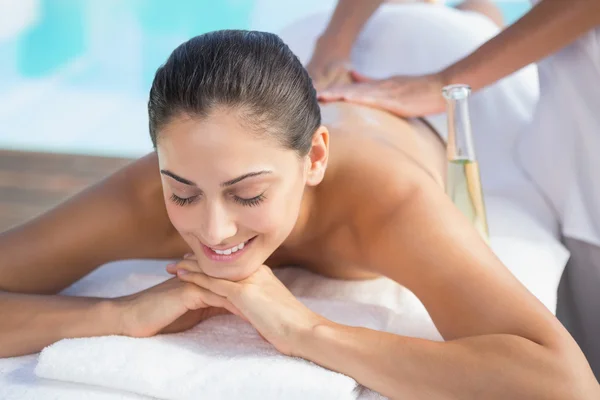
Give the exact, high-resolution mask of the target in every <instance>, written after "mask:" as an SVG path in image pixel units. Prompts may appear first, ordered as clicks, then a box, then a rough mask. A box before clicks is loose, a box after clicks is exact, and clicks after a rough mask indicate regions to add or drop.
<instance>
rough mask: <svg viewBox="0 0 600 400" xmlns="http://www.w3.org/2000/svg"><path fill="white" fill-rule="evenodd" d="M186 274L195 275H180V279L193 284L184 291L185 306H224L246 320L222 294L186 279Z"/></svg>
mask: <svg viewBox="0 0 600 400" xmlns="http://www.w3.org/2000/svg"><path fill="white" fill-rule="evenodd" d="M188 275H195V273H193V272H190V273H188V274H184V275H183V276H182V277H181V280H182V281H186V282H188V283H192V284H193V286H188V287H186V289H185V292H184V298H185V301H186V306H187V307H188V308H189V309H190V310H196V309H198V308H205V307H219V308H224V309H226V310H227V311H229V312H230V313H232V314H234V315H237V316H238V317H240V318H242V319H244V320H246V321H247V318H246V317H245V316H244V314H243V313H242V312H240V310H239V309H238V308H237V307H236V306H234V305H233V304H232V303H231V302H230V301H229V300H228V299H227V298H225V297H223V296H219V295H218V294H217V293H214V292H212V291H210V290H208V289H205V288H203V287H201V286H199V285H197V284H195V282H193V280H191V279H189V280H186V279H185V278H184V277H187V276H188Z"/></svg>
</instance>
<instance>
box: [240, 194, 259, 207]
mask: <svg viewBox="0 0 600 400" xmlns="http://www.w3.org/2000/svg"><path fill="white" fill-rule="evenodd" d="M233 200H234V201H235V202H236V203H238V204H241V205H243V206H246V207H255V206H258V205H259V204H260V203H262V202H263V201H264V200H265V194H264V192H263V193H261V194H259V195H258V196H255V197H252V198H250V199H245V198H243V197H238V196H233Z"/></svg>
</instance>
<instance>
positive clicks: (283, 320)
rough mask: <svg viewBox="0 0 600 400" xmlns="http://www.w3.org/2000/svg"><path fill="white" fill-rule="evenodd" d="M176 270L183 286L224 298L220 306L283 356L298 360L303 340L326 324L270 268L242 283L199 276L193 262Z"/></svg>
mask: <svg viewBox="0 0 600 400" xmlns="http://www.w3.org/2000/svg"><path fill="white" fill-rule="evenodd" d="M176 270H177V276H178V277H179V279H181V281H182V282H188V283H192V284H195V285H197V286H198V287H200V288H202V289H203V290H206V291H209V292H211V293H212V294H213V295H214V296H218V297H220V300H219V304H222V306H223V307H225V308H227V309H234V310H239V314H238V315H239V316H241V317H242V318H244V319H245V320H247V321H248V322H250V323H251V324H252V326H254V328H255V329H256V330H257V331H258V332H259V333H260V334H261V335H262V337H263V338H265V339H266V340H267V341H268V342H269V343H271V344H272V345H273V346H275V348H276V349H277V350H278V351H279V352H281V353H283V354H286V355H290V356H297V355H298V354H299V351H298V348H299V346H300V345H301V341H302V339H303V337H304V336H305V335H306V334H308V333H310V332H311V330H312V329H313V327H315V326H316V325H318V324H320V323H323V322H326V319H325V318H323V317H321V316H320V315H318V314H316V313H314V312H313V311H311V310H310V309H308V308H307V307H306V306H305V305H304V304H302V303H301V302H300V301H298V299H296V298H295V297H294V295H293V294H292V293H291V292H290V291H289V290H288V289H287V288H286V287H285V285H283V283H281V281H280V280H279V279H277V277H276V276H275V274H273V272H272V271H271V269H270V268H269V267H267V266H266V265H262V266H260V267H259V268H258V270H257V271H256V272H255V273H254V274H252V275H251V276H250V277H248V278H246V279H244V280H241V281H238V282H232V281H228V280H223V279H217V278H211V277H209V276H207V275H205V274H203V273H201V272H198V267H197V265H196V261H195V260H193V259H187V260H183V261H181V262H180V263H178V264H177V266H176ZM236 314H237V313H236Z"/></svg>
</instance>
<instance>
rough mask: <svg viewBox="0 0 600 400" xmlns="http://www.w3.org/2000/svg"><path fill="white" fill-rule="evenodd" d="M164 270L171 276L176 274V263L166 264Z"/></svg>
mask: <svg viewBox="0 0 600 400" xmlns="http://www.w3.org/2000/svg"><path fill="white" fill-rule="evenodd" d="M166 270H167V272H168V273H169V274H171V275H175V274H177V263H171V264H167V267H166Z"/></svg>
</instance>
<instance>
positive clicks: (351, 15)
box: [321, 0, 383, 53]
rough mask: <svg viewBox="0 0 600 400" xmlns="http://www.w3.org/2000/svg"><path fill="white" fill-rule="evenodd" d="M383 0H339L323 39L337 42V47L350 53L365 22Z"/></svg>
mask: <svg viewBox="0 0 600 400" xmlns="http://www.w3.org/2000/svg"><path fill="white" fill-rule="evenodd" d="M381 3H383V0H338V2H337V5H336V7H335V11H334V12H333V15H332V16H331V19H330V20H329V24H328V25H327V27H326V28H325V31H324V32H323V34H322V35H321V39H322V40H326V41H327V40H329V41H331V42H335V45H336V47H338V46H339V48H341V49H342V50H344V51H345V52H347V53H349V52H350V51H351V50H352V46H353V44H354V42H355V41H356V38H357V37H358V35H359V34H360V32H361V30H362V28H363V26H364V25H365V23H366V22H367V21H368V20H369V18H371V16H372V15H373V13H374V12H375V11H376V10H377V8H379V6H380V5H381Z"/></svg>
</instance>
